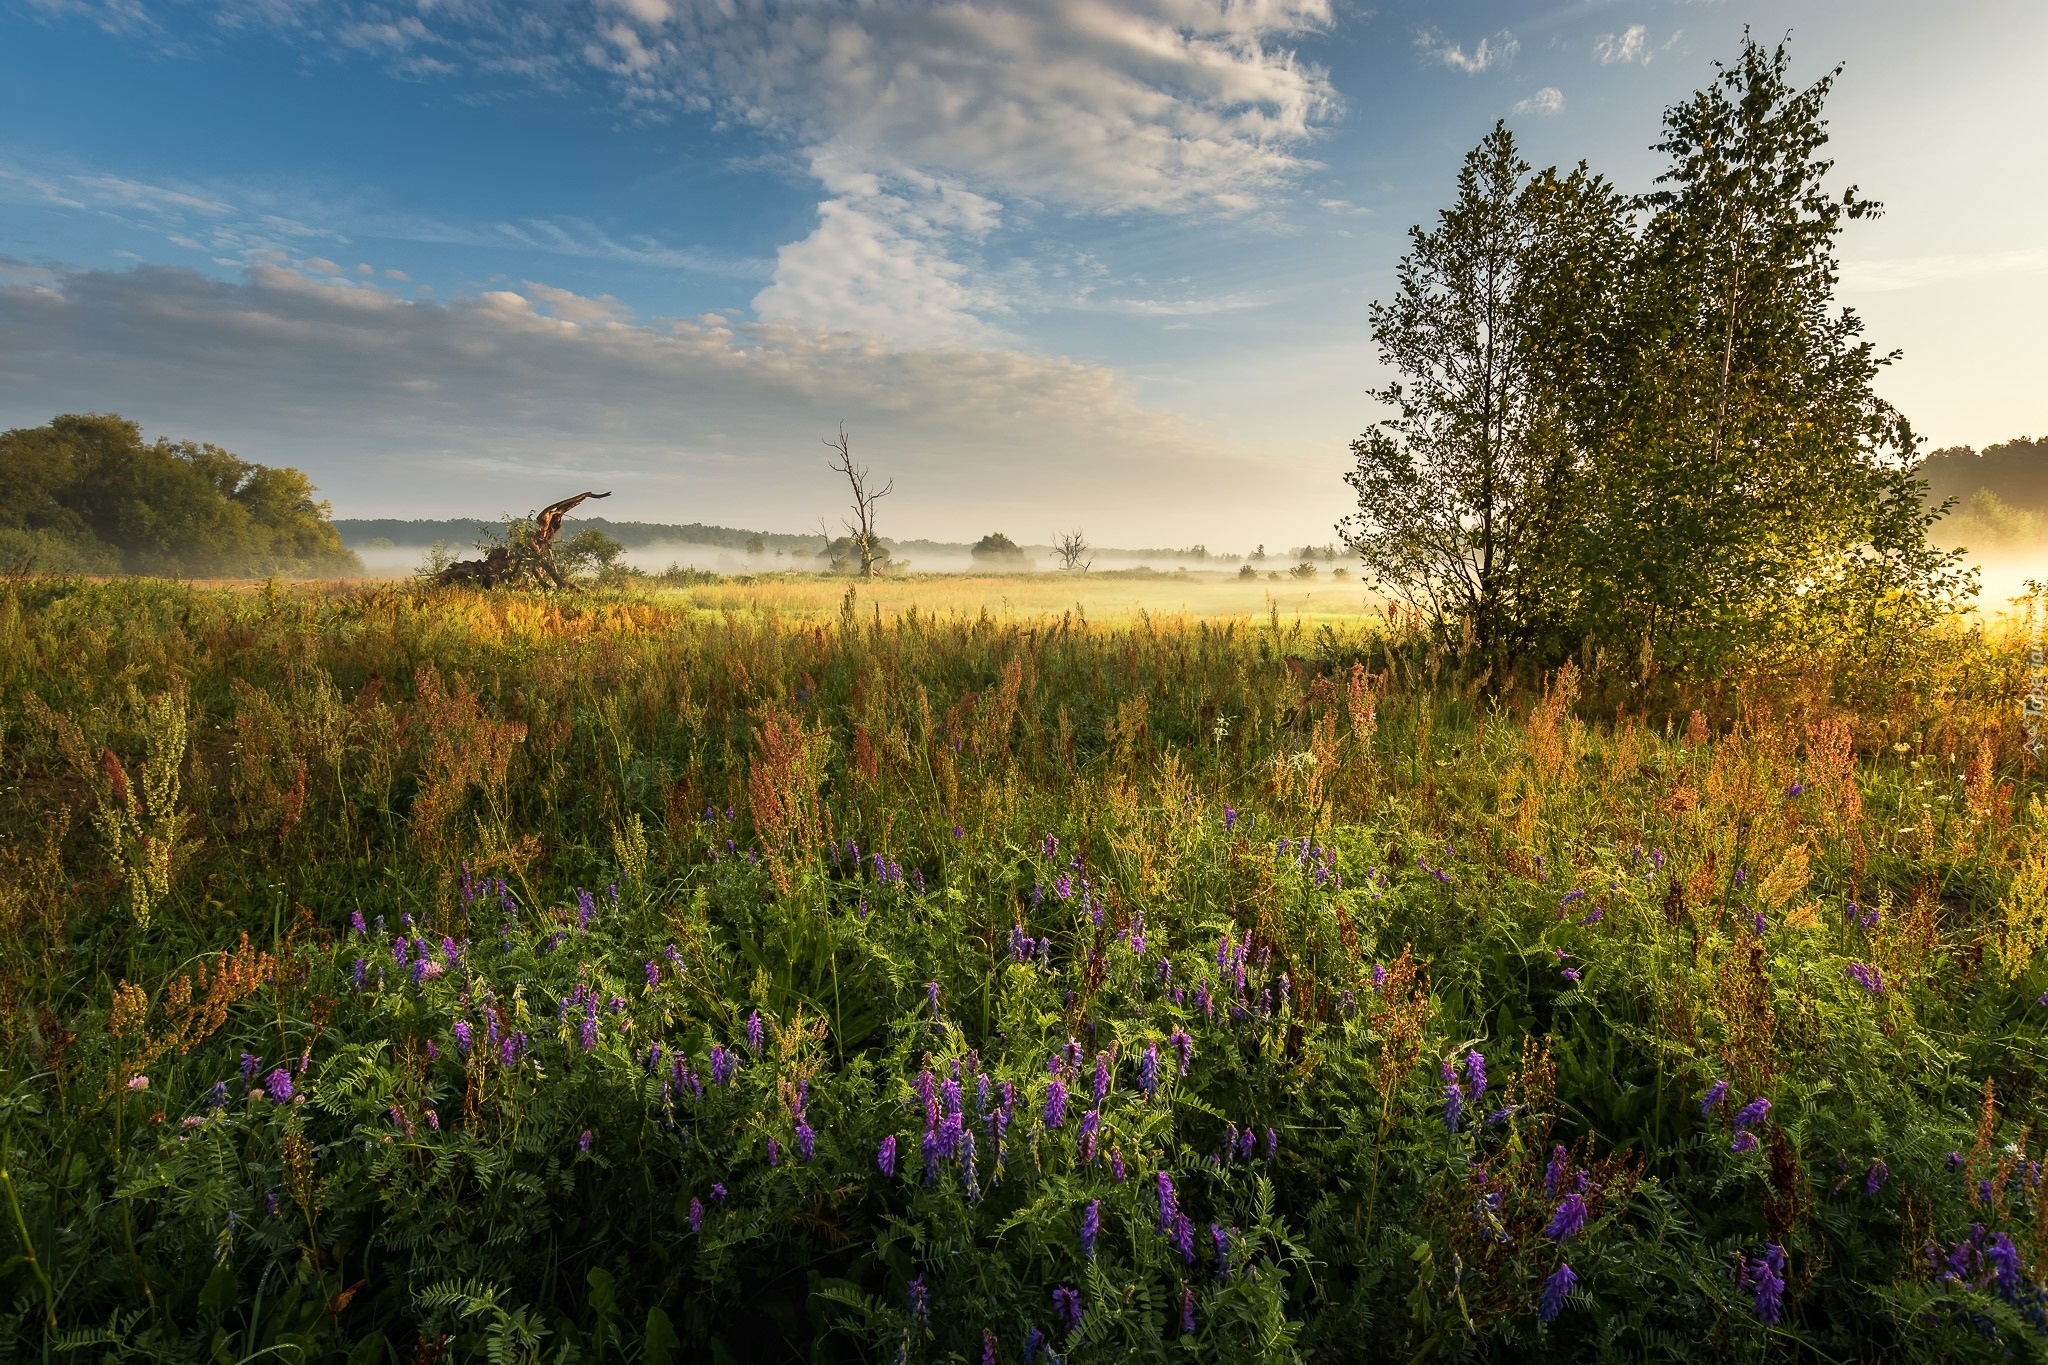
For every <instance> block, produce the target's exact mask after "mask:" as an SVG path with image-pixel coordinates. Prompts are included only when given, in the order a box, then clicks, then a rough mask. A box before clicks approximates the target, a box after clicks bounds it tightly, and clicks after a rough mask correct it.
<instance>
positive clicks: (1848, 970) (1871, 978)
mask: <svg viewBox="0 0 2048 1365" xmlns="http://www.w3.org/2000/svg"><path fill="white" fill-rule="evenodd" d="M1842 970H1843V974H1844V975H1845V976H1847V977H1848V978H1849V979H1850V980H1851V981H1854V982H1855V983H1856V984H1857V985H1859V986H1861V987H1862V988H1863V989H1864V991H1865V992H1866V993H1868V994H1870V995H1880V994H1882V993H1883V991H1884V976H1883V975H1882V974H1881V973H1880V972H1879V971H1878V970H1877V968H1875V967H1869V966H1865V965H1864V964H1863V963H1861V962H1851V963H1850V964H1849V965H1848V966H1846V967H1845V968H1843V969H1842Z"/></svg>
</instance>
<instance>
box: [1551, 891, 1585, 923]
mask: <svg viewBox="0 0 2048 1365" xmlns="http://www.w3.org/2000/svg"><path fill="white" fill-rule="evenodd" d="M1585 895H1586V893H1585V891H1584V890H1583V889H1581V890H1577V891H1567V892H1565V894H1564V899H1563V900H1561V901H1559V902H1558V903H1557V910H1558V914H1559V915H1560V916H1561V915H1563V913H1564V910H1565V907H1566V906H1568V905H1570V904H1571V903H1572V902H1573V901H1576V900H1582V899H1584V898H1585Z"/></svg>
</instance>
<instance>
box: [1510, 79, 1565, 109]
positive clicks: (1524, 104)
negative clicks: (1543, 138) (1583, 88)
mask: <svg viewBox="0 0 2048 1365" xmlns="http://www.w3.org/2000/svg"><path fill="white" fill-rule="evenodd" d="M1563 110H1564V91H1562V90H1560V89H1558V88H1557V87H1556V86H1554V85H1546V86H1544V87H1543V88H1542V89H1541V90H1538V91H1537V92H1536V93H1535V94H1533V95H1531V96H1529V97H1528V98H1527V99H1520V100H1516V101H1515V103H1514V107H1513V108H1511V109H1509V110H1508V112H1509V113H1511V114H1556V113H1561V112H1563Z"/></svg>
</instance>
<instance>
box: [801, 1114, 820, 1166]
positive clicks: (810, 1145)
mask: <svg viewBox="0 0 2048 1365" xmlns="http://www.w3.org/2000/svg"><path fill="white" fill-rule="evenodd" d="M796 1146H797V1150H798V1151H800V1152H802V1153H803V1154H804V1160H805V1161H809V1160H810V1159H811V1157H812V1156H813V1155H814V1154H815V1153H816V1152H817V1149H818V1134H817V1133H816V1132H815V1131H814V1130H813V1129H812V1128H811V1125H810V1123H809V1121H808V1120H806V1119H804V1118H802V1117H799V1118H798V1119H797V1121H796Z"/></svg>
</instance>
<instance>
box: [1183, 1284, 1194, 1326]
mask: <svg viewBox="0 0 2048 1365" xmlns="http://www.w3.org/2000/svg"><path fill="white" fill-rule="evenodd" d="M1180 1330H1181V1332H1182V1333H1183V1334H1186V1333H1189V1332H1192V1331H1194V1330H1195V1291H1194V1289H1193V1288H1192V1287H1187V1288H1183V1289H1182V1290H1181V1291H1180Z"/></svg>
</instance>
